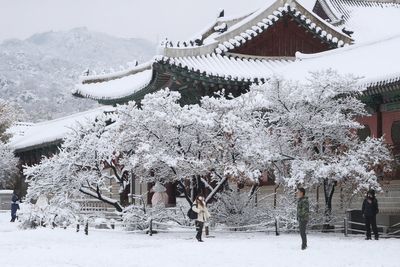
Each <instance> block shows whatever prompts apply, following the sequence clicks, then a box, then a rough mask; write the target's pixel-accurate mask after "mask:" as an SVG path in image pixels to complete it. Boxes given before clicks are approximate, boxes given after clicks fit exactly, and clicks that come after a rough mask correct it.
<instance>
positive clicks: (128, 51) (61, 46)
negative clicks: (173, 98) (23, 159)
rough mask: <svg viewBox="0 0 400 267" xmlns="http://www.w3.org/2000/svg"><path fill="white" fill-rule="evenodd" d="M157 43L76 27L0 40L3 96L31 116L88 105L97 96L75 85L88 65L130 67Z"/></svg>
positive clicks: (51, 115)
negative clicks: (76, 91) (82, 95)
mask: <svg viewBox="0 0 400 267" xmlns="http://www.w3.org/2000/svg"><path fill="white" fill-rule="evenodd" d="M155 47H156V46H155V44H153V43H151V42H149V41H146V40H143V39H122V38H117V37H112V36H109V35H106V34H103V33H97V32H91V31H89V30H87V29H86V28H76V29H72V30H70V31H64V32H46V33H39V34H35V35H33V36H31V37H30V38H28V39H26V40H7V41H4V42H3V43H2V44H0V98H4V99H7V100H10V101H14V102H16V103H18V104H19V105H20V106H21V107H22V108H24V109H25V110H26V113H27V118H26V119H27V120H31V121H39V120H47V119H51V118H57V117H60V116H64V115H67V114H71V113H75V112H78V111H82V110H87V109H89V108H91V107H94V106H96V102H94V101H91V100H86V99H77V98H75V97H73V96H72V95H71V89H72V88H73V86H74V84H75V83H76V82H77V79H78V76H79V75H81V74H82V72H83V71H84V70H85V69H89V70H90V71H91V72H92V71H96V72H97V73H100V72H102V71H104V70H105V71H106V72H108V71H109V68H110V67H112V68H113V69H115V70H119V69H120V68H123V67H127V64H128V65H129V62H133V61H135V60H137V61H139V62H143V61H145V60H148V59H150V58H151V57H152V56H153V55H154V53H155V50H156V49H155Z"/></svg>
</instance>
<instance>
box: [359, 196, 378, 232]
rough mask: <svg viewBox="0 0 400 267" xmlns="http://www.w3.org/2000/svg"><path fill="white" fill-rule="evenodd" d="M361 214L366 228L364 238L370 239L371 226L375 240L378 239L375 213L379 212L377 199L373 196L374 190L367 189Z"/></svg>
mask: <svg viewBox="0 0 400 267" xmlns="http://www.w3.org/2000/svg"><path fill="white" fill-rule="evenodd" d="M361 211H362V215H363V217H364V219H365V228H366V230H367V237H366V240H371V226H372V231H373V232H374V235H375V240H378V238H379V234H378V227H377V226H376V214H378V213H379V208H378V200H377V199H376V198H375V190H372V189H371V190H369V191H368V193H367V196H366V198H365V199H364V202H363V204H362V210H361Z"/></svg>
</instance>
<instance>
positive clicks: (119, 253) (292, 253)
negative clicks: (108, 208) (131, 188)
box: [0, 213, 400, 267]
mask: <svg viewBox="0 0 400 267" xmlns="http://www.w3.org/2000/svg"><path fill="white" fill-rule="evenodd" d="M8 219H9V213H0V266H2V267H3V266H4V267H14V266H24V267H25V266H30V267H35V266H40V267H47V266H51V267H58V266H82V267H91V266H96V267H100V266H107V267H108V266H132V267H133V266H138V267H146V266H174V267H175V266H185V267H187V266H190V267H196V266H202V267H205V266H218V267H219V266H229V267H234V266H241V267H242V266H244V267H250V266H257V267H258V266H291V267H292V266H312V267H315V266H324V267H325V266H335V267H338V266H340V267H341V266H373V267H377V266H384V267H390V266H400V265H399V264H400V262H399V258H398V253H399V250H400V241H399V240H394V239H390V240H389V239H386V240H383V239H382V240H379V241H365V240H363V238H362V237H361V236H360V237H351V238H350V237H349V238H345V237H343V236H341V235H331V234H329V235H323V234H310V235H309V249H307V250H305V251H301V250H300V238H299V237H298V236H297V235H295V234H290V235H289V234H288V235H286V234H283V235H281V236H278V237H277V236H274V235H268V234H265V233H258V234H243V233H231V234H226V233H224V234H222V233H214V235H215V237H214V238H207V239H205V242H204V243H198V242H197V241H194V239H191V238H192V237H193V235H194V234H193V233H179V234H178V233H164V234H157V235H153V236H152V237H150V236H147V235H144V234H130V233H126V232H118V231H115V232H112V231H100V230H98V231H95V230H92V231H90V232H89V235H88V236H85V235H84V234H83V233H82V232H79V233H75V232H74V231H73V229H68V230H63V229H55V230H51V229H38V230H18V229H17V227H16V224H11V223H9V222H8Z"/></svg>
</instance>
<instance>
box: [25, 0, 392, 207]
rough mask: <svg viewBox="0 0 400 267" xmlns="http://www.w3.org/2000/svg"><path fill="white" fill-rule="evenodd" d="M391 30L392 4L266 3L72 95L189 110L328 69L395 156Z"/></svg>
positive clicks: (166, 45)
mask: <svg viewBox="0 0 400 267" xmlns="http://www.w3.org/2000/svg"><path fill="white" fill-rule="evenodd" d="M221 15H222V14H221ZM397 25H400V4H399V3H398V2H397V0H393V1H390V0H376V1H369V0H316V1H301V0H298V1H296V0H278V1H271V0H266V4H265V6H264V7H262V8H260V9H259V10H257V11H255V12H252V13H250V14H246V15H244V16H241V17H237V18H229V19H227V18H225V17H223V16H220V17H219V18H217V19H216V20H215V21H214V22H213V23H212V24H211V25H210V26H209V27H207V28H206V29H205V30H203V31H202V32H201V33H200V34H198V35H196V36H195V37H194V38H192V39H189V40H184V41H170V40H165V41H163V42H162V43H161V45H160V48H159V55H157V56H155V57H154V58H153V59H152V60H151V61H149V62H145V63H142V64H140V65H138V66H135V67H133V68H130V69H127V70H124V71H119V72H115V73H109V74H104V75H88V76H83V77H81V79H80V81H79V83H78V84H77V85H76V86H75V88H74V89H73V94H74V95H75V96H77V97H83V98H90V99H94V100H97V101H98V102H99V103H101V104H105V105H110V106H112V105H115V104H121V103H126V102H128V101H131V100H135V101H140V100H141V99H142V98H143V97H144V96H145V95H146V94H148V93H152V92H155V91H157V90H160V89H163V88H170V89H171V90H177V91H179V92H180V93H181V94H182V102H183V103H196V102H198V101H199V99H200V98H201V97H202V96H204V95H211V94H213V93H215V92H216V91H219V90H221V89H225V92H226V93H227V94H230V93H232V94H233V95H234V96H237V95H240V94H242V93H244V92H246V91H247V90H248V89H249V88H250V86H251V85H252V84H255V83H256V84H257V83H263V82H265V81H267V80H268V79H269V78H270V77H271V76H272V75H274V74H280V75H284V76H287V77H289V78H296V79H303V78H304V77H305V76H306V75H307V73H308V72H309V71H313V70H318V69H323V68H333V69H336V70H338V71H339V72H342V73H354V74H355V75H357V76H359V77H360V80H359V86H362V87H363V88H365V92H364V94H363V96H362V98H363V100H364V101H365V103H366V104H368V106H369V108H370V112H371V116H370V117H366V118H360V121H361V122H362V123H363V124H364V125H366V128H365V130H364V132H361V133H360V134H362V135H373V136H377V137H380V136H382V135H384V136H385V138H386V140H387V142H388V143H389V144H391V145H393V149H394V151H396V153H400V69H399V68H398V67H397V66H398V62H399V60H400V51H399V49H398V47H400V46H399V45H400V29H399V28H398V27H397ZM25 136H26V138H29V137H28V136H27V135H25ZM43 146H44V144H42V145H39V146H35V147H33V146H31V148H32V150H29V149H27V148H26V147H22V146H21V147H19V148H18V149H17V152H18V153H19V155H21V157H22V158H23V159H24V157H25V158H26V156H25V154H26V153H33V154H35V153H36V154H40V153H41V152H37V150H38V149H42V147H43ZM28 151H31V152H28ZM35 151H36V152H35ZM28 158H29V157H28ZM399 179H400V174H399V172H397V174H396V175H394V176H393V177H386V178H385V181H386V183H385V186H386V185H388V186H386V187H384V188H388V189H387V196H388V199H387V207H388V209H387V210H388V212H397V213H400V208H399V207H400V182H399ZM396 180H397V181H396ZM385 190H386V189H385ZM396 190H397V191H396ZM389 191H390V192H389ZM393 191H395V192H398V193H392V192H393ZM388 192H389V193H388Z"/></svg>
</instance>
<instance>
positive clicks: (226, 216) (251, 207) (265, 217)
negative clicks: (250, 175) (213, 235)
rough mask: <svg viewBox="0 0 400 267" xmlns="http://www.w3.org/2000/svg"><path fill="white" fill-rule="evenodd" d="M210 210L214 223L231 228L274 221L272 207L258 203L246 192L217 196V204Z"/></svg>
mask: <svg viewBox="0 0 400 267" xmlns="http://www.w3.org/2000/svg"><path fill="white" fill-rule="evenodd" d="M209 209H210V213H211V214H212V218H211V220H212V222H213V223H215V224H221V225H225V226H229V227H240V226H247V225H256V224H267V223H271V222H273V221H274V213H273V210H272V207H270V206H269V205H267V204H265V202H261V203H256V201H255V199H254V198H253V197H251V196H250V193H249V192H246V191H225V192H223V193H221V194H219V195H217V197H216V202H214V203H212V204H211V205H210V206H209ZM237 229H238V230H240V229H241V228H237ZM245 230H247V229H245Z"/></svg>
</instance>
